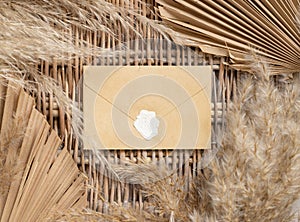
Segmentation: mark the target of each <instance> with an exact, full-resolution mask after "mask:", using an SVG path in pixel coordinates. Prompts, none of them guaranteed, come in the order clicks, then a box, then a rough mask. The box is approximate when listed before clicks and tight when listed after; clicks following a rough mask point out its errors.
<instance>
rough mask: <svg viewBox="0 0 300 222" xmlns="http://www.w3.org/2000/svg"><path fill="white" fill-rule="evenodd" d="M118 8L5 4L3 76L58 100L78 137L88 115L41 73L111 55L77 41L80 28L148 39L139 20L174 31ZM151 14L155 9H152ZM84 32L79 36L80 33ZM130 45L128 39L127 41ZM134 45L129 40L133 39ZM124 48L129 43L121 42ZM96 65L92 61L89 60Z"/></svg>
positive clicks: (0, 21)
mask: <svg viewBox="0 0 300 222" xmlns="http://www.w3.org/2000/svg"><path fill="white" fill-rule="evenodd" d="M124 3H126V4H127V6H130V5H131V6H130V7H127V6H126V7H122V6H117V5H115V4H113V3H110V2H108V1H105V0H92V1H90V0H82V1H79V0H63V1H49V0H34V1H27V0H25V1H21V0H4V1H1V2H0V33H1V35H0V45H1V47H0V76H1V77H3V78H5V79H7V80H9V81H14V82H16V83H18V84H21V85H22V87H24V88H25V89H27V90H29V91H31V92H33V93H37V91H39V92H43V93H46V95H47V94H50V95H53V96H54V99H55V100H56V101H57V103H58V104H59V107H60V108H61V109H62V110H64V112H65V114H66V116H67V118H69V119H71V118H72V119H73V120H75V121H70V122H72V126H73V130H74V134H75V136H77V137H80V136H81V127H82V115H81V112H80V110H79V108H78V107H77V105H76V104H75V103H74V101H72V99H70V98H69V96H68V95H67V94H66V93H69V92H64V91H63V90H62V88H63V87H61V86H58V85H59V84H58V83H57V82H55V81H54V80H53V79H51V78H50V77H49V76H46V75H43V76H42V74H41V70H40V68H39V67H38V65H39V64H41V63H45V64H48V65H50V66H51V65H53V64H56V65H57V64H59V65H61V64H68V63H69V62H70V63H72V61H73V59H74V58H80V60H81V61H83V63H84V64H86V63H87V58H93V59H96V58H97V57H99V56H102V55H103V54H104V55H105V56H106V57H109V56H110V53H112V52H109V51H108V50H106V49H104V48H101V47H100V43H97V44H91V43H88V42H87V41H84V40H83V39H81V38H79V37H78V38H75V35H76V30H77V32H78V30H81V31H82V32H84V31H86V32H94V33H97V32H100V31H101V32H102V33H103V34H105V33H106V34H108V35H111V36H114V37H120V38H121V39H122V38H123V37H122V35H123V33H120V30H121V29H122V30H126V32H131V33H133V35H134V36H136V37H139V38H141V39H143V37H145V36H146V33H144V32H143V30H142V29H140V28H139V27H136V25H135V24H136V21H139V22H140V23H141V24H143V25H144V26H145V27H149V28H151V29H155V30H156V31H157V32H159V33H161V34H163V35H164V36H166V34H165V33H166V31H167V30H168V29H167V28H165V27H164V26H162V25H161V24H160V23H159V22H156V21H153V20H151V19H149V18H148V17H147V16H146V15H141V13H140V12H139V11H138V10H137V9H135V8H134V7H133V6H132V4H131V3H130V1H124ZM139 4H141V5H143V8H145V9H147V7H148V6H147V5H146V3H143V2H139ZM148 12H149V13H151V10H148ZM77 34H78V33H77ZM124 41H125V39H124ZM127 41H128V40H127ZM119 44H120V46H122V44H123V42H119ZM89 61H90V60H89ZM62 134H64V132H62Z"/></svg>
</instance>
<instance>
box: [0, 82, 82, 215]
mask: <svg viewBox="0 0 300 222" xmlns="http://www.w3.org/2000/svg"><path fill="white" fill-rule="evenodd" d="M0 80H1V84H0V98H1V100H0V127H1V131H0V158H1V159H0V160H1V161H0V173H1V174H0V191H1V193H0V221H43V220H44V219H45V218H46V217H48V216H49V214H51V212H53V211H54V212H56V211H57V210H59V211H64V210H67V209H69V208H70V207H72V208H84V207H86V204H87V200H86V196H85V193H86V192H85V187H84V186H85V185H84V182H85V181H86V177H85V176H84V175H83V174H82V173H81V172H80V171H79V170H78V168H77V165H76V163H75V162H74V160H73V159H72V156H71V155H70V154H69V153H68V151H67V150H66V149H63V150H62V151H61V152H60V153H59V154H58V155H57V151H58V148H59V146H60V144H61V140H60V139H59V138H58V136H57V134H56V133H55V131H54V130H50V126H49V124H48V123H47V121H46V119H45V118H44V117H43V115H42V114H41V113H39V112H38V111H37V110H36V109H35V108H34V99H33V98H31V97H30V96H29V95H28V94H27V93H25V92H24V91H23V90H22V89H20V86H17V85H16V84H12V83H8V85H7V86H4V85H3V82H4V81H3V79H0Z"/></svg>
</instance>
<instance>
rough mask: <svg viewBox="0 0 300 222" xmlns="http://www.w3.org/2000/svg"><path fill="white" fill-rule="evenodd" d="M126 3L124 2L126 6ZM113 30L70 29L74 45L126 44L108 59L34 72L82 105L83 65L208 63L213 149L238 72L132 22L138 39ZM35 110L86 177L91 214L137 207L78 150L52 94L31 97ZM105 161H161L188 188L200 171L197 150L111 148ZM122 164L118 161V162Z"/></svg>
mask: <svg viewBox="0 0 300 222" xmlns="http://www.w3.org/2000/svg"><path fill="white" fill-rule="evenodd" d="M110 2H112V3H114V4H119V5H120V6H122V7H133V8H134V9H136V10H138V11H139V12H140V14H141V15H147V16H148V17H150V18H152V19H158V17H157V16H155V15H153V14H147V13H148V12H149V10H147V7H146V5H145V4H140V3H139V2H138V1H135V0H130V1H126V2H125V1H124V0H110ZM128 2H129V3H128ZM146 3H147V5H148V6H150V7H152V8H153V7H155V6H156V3H155V1H154V0H147V1H146ZM111 25H112V26H113V27H114V28H115V29H116V33H117V34H118V35H117V36H112V35H109V34H106V33H103V32H101V31H98V32H92V31H84V30H81V29H78V28H73V30H72V33H70V34H72V35H73V36H74V41H75V42H76V44H79V43H78V42H79V41H78V40H84V41H86V42H87V44H89V45H90V47H91V48H93V47H95V46H100V47H102V48H109V49H113V50H118V49H121V48H122V47H120V44H121V43H126V44H125V46H126V47H124V45H122V46H123V48H122V53H114V54H113V55H112V56H109V57H108V56H107V55H104V56H103V57H101V58H93V57H90V58H87V59H86V60H83V59H82V58H78V57H76V58H74V59H73V60H71V61H70V62H68V63H63V62H61V61H53V63H52V64H49V63H45V62H41V63H40V64H37V68H38V69H39V70H40V71H41V72H42V73H43V74H44V75H47V76H51V77H52V78H54V79H55V80H56V81H57V82H58V83H59V84H60V86H61V87H62V88H63V89H64V90H65V92H67V94H68V96H69V97H70V98H71V99H72V100H74V101H76V102H78V103H79V105H81V101H80V98H81V96H82V95H81V93H82V91H81V87H80V83H81V77H82V75H83V66H84V65H108V66H111V65H122V66H124V65H142V66H143V65H148V66H166V65H168V66H173V65H187V66H195V65H210V66H212V68H213V89H212V129H213V135H212V146H216V144H217V141H216V136H215V135H218V134H219V133H220V131H221V130H222V128H223V127H224V114H225V112H226V107H227V106H226V103H227V102H228V101H229V100H231V99H232V98H234V95H235V91H236V87H237V79H238V76H239V73H238V72H237V71H234V70H232V69H230V68H228V67H227V66H225V65H224V63H225V62H226V58H223V57H215V56H213V55H207V54H203V53H201V52H200V51H199V49H197V48H195V49H193V48H184V47H181V46H177V45H173V44H171V43H167V42H166V41H164V40H163V37H162V36H161V35H159V34H157V32H155V31H154V30H152V29H151V28H150V27H147V26H144V25H142V24H139V23H138V22H137V23H136V24H133V25H134V26H135V27H136V28H137V30H138V31H139V32H140V33H142V37H143V39H144V40H143V41H141V40H140V39H141V37H140V36H137V35H136V34H135V33H133V32H131V31H128V30H124V29H123V28H121V26H120V24H111ZM36 103H37V108H38V109H39V110H40V111H41V112H42V113H43V114H44V115H46V116H47V120H48V122H49V123H50V125H51V127H52V128H53V129H55V130H56V131H57V132H58V134H59V135H60V137H61V138H63V139H64V141H65V143H66V144H65V145H66V146H67V147H68V150H69V151H70V153H71V154H72V156H73V158H74V160H75V161H76V162H77V163H78V165H79V167H80V169H81V170H82V171H83V172H85V173H86V174H87V175H88V178H89V181H88V183H89V185H91V186H88V187H94V188H93V189H89V196H88V201H89V207H90V208H91V209H94V210H98V211H102V212H105V211H107V203H112V202H117V203H118V204H121V205H127V204H132V205H133V206H135V207H138V208H142V207H143V206H144V205H145V204H146V203H144V198H143V197H142V195H141V192H140V191H139V190H138V188H137V187H136V186H135V185H131V184H126V183H125V184H124V183H119V182H116V181H114V180H113V179H110V178H109V177H106V176H105V175H104V174H105V173H104V169H103V168H101V166H99V165H98V164H97V162H96V160H95V158H94V157H93V155H92V154H91V153H89V151H83V148H82V146H80V142H79V141H77V140H76V139H74V137H73V132H72V129H71V121H72V120H71V119H69V118H68V117H67V116H66V114H65V112H64V110H63V109H62V108H61V107H60V106H59V105H58V104H57V103H56V102H55V101H54V99H53V95H51V94H50V95H46V94H44V93H38V94H37V96H36ZM105 155H106V157H107V158H108V159H110V160H115V161H116V163H120V164H121V162H122V160H126V159H127V160H128V159H129V160H137V159H139V158H141V157H145V158H148V159H149V160H151V161H153V162H159V161H163V162H165V163H167V165H168V166H169V168H171V169H173V170H175V171H176V172H177V173H178V175H184V176H185V178H186V184H187V187H188V184H189V180H190V178H192V177H194V176H196V175H197V170H200V167H199V166H200V164H201V163H200V160H201V157H202V151H200V150H195V151H194V152H192V155H190V152H187V151H181V150H174V151H167V150H156V151H152V150H135V151H124V150H113V151H107V152H106V153H105ZM118 160H121V161H118Z"/></svg>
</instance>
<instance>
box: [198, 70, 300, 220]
mask: <svg viewBox="0 0 300 222" xmlns="http://www.w3.org/2000/svg"><path fill="white" fill-rule="evenodd" d="M256 67H257V68H259V69H256V73H255V76H252V77H249V76H248V77H246V79H245V80H243V81H242V87H241V88H240V94H239V96H238V98H237V100H236V101H234V102H233V103H232V104H230V105H231V107H230V109H229V112H228V113H227V130H226V133H225V136H224V139H223V143H222V149H221V150H220V151H219V153H218V158H216V159H214V160H213V161H212V163H211V164H210V166H209V169H210V174H209V176H208V178H207V180H205V181H204V185H202V186H199V187H198V188H197V190H198V193H199V198H200V204H201V201H202V206H203V200H204V199H202V198H201V197H204V196H207V197H209V198H208V199H206V200H204V203H205V204H204V206H203V207H202V209H200V211H202V212H201V213H203V214H208V215H209V216H215V217H216V218H217V220H218V221H289V220H290V218H291V212H292V211H291V210H292V209H291V207H292V204H293V203H294V201H295V200H297V199H298V198H299V192H300V171H299V169H300V159H299V157H300V140H299V133H300V127H299V119H300V100H299V95H300V94H299V85H298V83H297V82H294V83H292V84H290V85H288V84H285V85H281V87H280V86H276V83H275V82H274V81H273V80H269V75H268V73H267V72H266V71H267V68H266V67H265V66H264V65H263V64H258V66H256ZM201 179H202V178H200V180H201Z"/></svg>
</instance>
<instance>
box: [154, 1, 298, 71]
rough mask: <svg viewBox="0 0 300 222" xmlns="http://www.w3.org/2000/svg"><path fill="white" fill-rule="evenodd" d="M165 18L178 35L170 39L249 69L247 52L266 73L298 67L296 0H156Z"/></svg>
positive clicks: (295, 69) (239, 67)
mask: <svg viewBox="0 0 300 222" xmlns="http://www.w3.org/2000/svg"><path fill="white" fill-rule="evenodd" d="M158 2H159V3H160V6H159V12H160V14H161V16H162V18H163V20H164V21H165V22H166V23H167V24H168V25H170V26H171V27H172V28H173V29H174V30H176V31H177V32H178V33H179V34H180V35H179V36H175V35H174V36H173V38H174V41H176V42H179V43H182V44H185V45H189V46H197V47H200V48H201V49H202V51H204V52H207V53H212V54H216V55H222V56H229V57H230V58H231V62H232V65H234V66H235V67H236V68H238V69H242V70H249V68H250V66H249V64H250V63H249V60H248V59H249V58H248V59H247V55H248V56H249V55H250V54H251V52H252V53H254V54H255V55H257V56H261V57H262V58H263V60H264V61H265V62H266V63H268V64H269V66H270V74H278V73H293V72H298V71H299V70H300V62H299V61H300V60H299V58H300V36H299V27H298V24H297V16H298V9H299V4H300V3H299V1H297V0H287V1H279V0H278V1H277V0H274V1H273V0H272V1H268V0H260V1H254V0H253V1H252V0H247V1H234V0H231V1H194V0H176V1H172V0H158Z"/></svg>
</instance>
